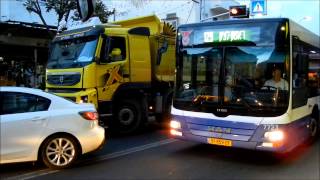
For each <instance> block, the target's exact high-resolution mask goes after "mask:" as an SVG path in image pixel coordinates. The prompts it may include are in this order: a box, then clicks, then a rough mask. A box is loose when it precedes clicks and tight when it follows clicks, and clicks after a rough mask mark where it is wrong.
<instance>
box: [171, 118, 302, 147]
mask: <svg viewBox="0 0 320 180" xmlns="http://www.w3.org/2000/svg"><path fill="white" fill-rule="evenodd" d="M173 119H174V120H172V121H175V122H172V121H171V122H170V128H171V129H170V134H171V136H172V137H173V138H177V139H181V140H186V141H194V142H200V143H206V144H212V145H218V146H225V147H234V148H243V149H251V150H261V151H270V152H278V153H286V152H289V151H291V150H293V149H294V148H295V147H297V146H298V145H299V144H301V143H303V141H305V140H306V139H307V138H308V131H307V130H301V124H304V123H303V122H305V123H307V121H306V120H303V121H298V122H297V123H292V124H285V125H279V129H278V130H277V131H273V130H272V131H270V129H266V126H265V125H257V126H256V128H255V129H252V130H248V129H240V128H230V130H228V128H225V127H217V126H212V125H208V124H206V125H204V124H200V125H199V124H193V123H190V121H186V120H185V119H184V118H181V117H177V116H176V117H175V118H173ZM193 119H194V118H193ZM212 121H218V120H212ZM233 123H234V122H233ZM304 126H305V125H304ZM297 128H299V129H300V130H299V129H297ZM218 131H219V132H218ZM270 132H272V133H270ZM266 134H267V136H266Z"/></svg>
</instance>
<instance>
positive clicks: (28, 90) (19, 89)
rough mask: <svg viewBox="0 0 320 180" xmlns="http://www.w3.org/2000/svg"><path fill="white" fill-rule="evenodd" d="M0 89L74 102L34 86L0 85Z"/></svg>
mask: <svg viewBox="0 0 320 180" xmlns="http://www.w3.org/2000/svg"><path fill="white" fill-rule="evenodd" d="M0 91H1V92H5V91H6V92H21V93H29V94H34V95H38V96H42V97H45V98H47V99H50V100H54V101H59V102H61V101H62V102H63V103H70V104H74V103H73V102H71V101H68V100H66V99H64V98H62V97H59V96H56V95H54V94H50V93H47V92H45V91H43V90H41V89H35V88H27V87H14V86H0Z"/></svg>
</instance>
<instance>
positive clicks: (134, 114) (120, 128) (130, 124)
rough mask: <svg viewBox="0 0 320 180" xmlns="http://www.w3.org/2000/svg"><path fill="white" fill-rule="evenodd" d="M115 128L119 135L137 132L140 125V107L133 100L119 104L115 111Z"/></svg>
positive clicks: (137, 102)
mask: <svg viewBox="0 0 320 180" xmlns="http://www.w3.org/2000/svg"><path fill="white" fill-rule="evenodd" d="M114 123H115V128H116V132H117V133H120V134H129V133H132V132H135V131H137V130H138V129H139V128H140V126H141V124H142V107H141V104H140V103H139V101H137V100H134V99H129V100H123V101H121V102H119V104H118V105H117V107H116V110H115V122H114Z"/></svg>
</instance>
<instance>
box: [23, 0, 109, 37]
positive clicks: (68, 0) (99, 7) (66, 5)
mask: <svg viewBox="0 0 320 180" xmlns="http://www.w3.org/2000/svg"><path fill="white" fill-rule="evenodd" d="M39 1H40V2H42V3H43V4H44V5H45V10H46V12H49V11H51V10H54V11H55V12H56V14H57V21H58V27H59V25H60V22H61V21H62V20H64V21H65V22H66V23H67V22H68V20H69V19H70V18H71V19H73V20H79V19H80V18H79V13H78V12H75V13H72V15H71V12H73V11H76V9H77V3H76V0H26V2H25V3H24V6H25V7H26V9H27V11H29V12H30V13H31V12H33V13H35V14H37V15H38V16H39V17H40V19H41V21H42V23H43V24H44V25H45V26H46V27H47V30H48V31H49V27H48V25H47V23H46V21H45V19H44V17H43V14H42V13H43V12H42V10H41V6H40V4H39ZM114 12H115V11H114V10H113V11H109V10H108V9H107V7H106V6H105V4H104V3H103V1H102V0H96V9H95V15H96V16H98V17H99V18H100V20H101V22H103V23H106V22H108V17H109V16H110V15H112V14H114ZM70 15H71V17H70ZM69 17H70V18H69ZM49 32H50V31H49Z"/></svg>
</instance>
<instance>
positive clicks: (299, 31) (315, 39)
mask: <svg viewBox="0 0 320 180" xmlns="http://www.w3.org/2000/svg"><path fill="white" fill-rule="evenodd" d="M281 21H289V29H290V34H291V35H292V36H298V37H299V39H300V40H303V41H305V42H307V43H309V44H311V45H313V46H316V47H319V44H320V42H319V36H318V35H316V34H315V33H313V32H311V31H309V30H308V29H306V28H304V27H302V26H301V25H299V24H298V23H296V22H294V21H293V20H291V19H289V18H259V19H227V20H223V21H211V22H202V23H192V24H183V25H180V26H179V28H189V27H191V28H192V27H203V26H214V25H230V24H247V23H259V22H281Z"/></svg>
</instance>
